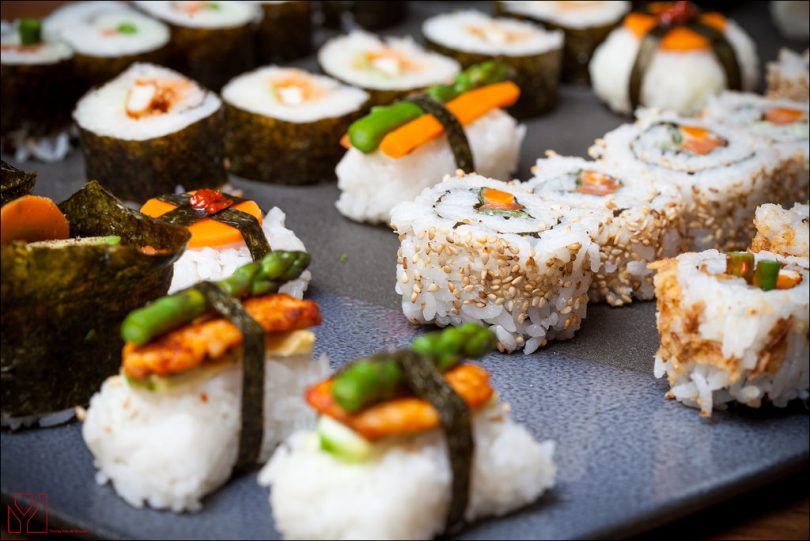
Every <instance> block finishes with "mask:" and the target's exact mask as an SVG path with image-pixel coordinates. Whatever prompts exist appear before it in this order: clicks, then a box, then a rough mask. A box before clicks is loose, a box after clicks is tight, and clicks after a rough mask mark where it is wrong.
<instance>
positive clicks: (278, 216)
mask: <svg viewBox="0 0 810 541" xmlns="http://www.w3.org/2000/svg"><path fill="white" fill-rule="evenodd" d="M141 212H142V213H144V214H146V215H147V216H152V217H153V218H160V219H161V220H165V221H168V222H170V223H173V224H176V225H182V226H184V227H187V228H188V230H189V233H191V238H190V239H189V242H188V249H187V250H186V251H185V252H184V253H183V255H182V256H181V257H180V259H178V260H177V263H175V264H174V277H173V278H172V285H171V287H169V293H174V292H175V291H179V290H181V289H185V288H187V287H191V286H192V285H194V284H196V283H197V282H199V281H201V280H221V279H223V278H225V277H227V276H230V275H231V274H233V273H234V271H235V270H236V268H237V267H240V266H242V265H245V264H247V263H250V262H251V261H258V260H260V259H262V258H263V257H264V256H265V255H267V254H268V253H269V252H270V250H271V249H272V250H299V251H303V250H304V243H303V242H301V240H300V239H299V238H298V237H296V236H295V233H293V232H292V231H291V230H289V229H287V228H286V227H284V220H285V218H286V216H285V215H284V212H282V210H281V209H279V208H277V207H273V208H272V209H271V210H270V212H268V213H267V215H263V214H262V209H261V208H260V207H259V205H257V204H256V202H254V201H250V200H246V199H242V198H240V197H236V196H234V195H231V194H227V193H223V192H221V191H220V190H209V189H206V188H203V189H200V190H196V191H195V192H193V193H187V194H167V195H161V196H158V197H156V198H154V199H150V200H149V201H147V202H146V203H145V204H144V205H143V207H141ZM262 216H264V218H262ZM310 278H311V275H310V272H309V271H304V272H303V273H301V276H299V277H298V278H296V279H294V280H290V281H289V282H287V283H286V284H285V285H284V286H283V287H282V288H281V289H280V290H279V291H280V292H281V293H286V294H289V295H292V296H293V297H298V298H301V297H303V296H304V291H306V289H307V285H308V284H309V280H310Z"/></svg>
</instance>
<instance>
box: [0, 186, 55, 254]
mask: <svg viewBox="0 0 810 541" xmlns="http://www.w3.org/2000/svg"><path fill="white" fill-rule="evenodd" d="M69 232H70V228H69V226H68V221H67V218H65V215H64V214H62V211H61V210H59V207H57V206H56V203H54V202H53V201H51V200H50V199H48V198H47V197H39V196H37V195H24V196H22V197H20V198H18V199H14V200H13V201H10V202H8V203H6V204H5V205H3V208H2V209H0V244H3V245H6V244H8V243H10V242H12V241H15V240H24V241H25V242H37V241H40V240H62V239H66V238H68V236H69Z"/></svg>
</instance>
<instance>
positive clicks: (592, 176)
mask: <svg viewBox="0 0 810 541" xmlns="http://www.w3.org/2000/svg"><path fill="white" fill-rule="evenodd" d="M621 187H622V185H621V183H620V182H619V181H617V180H616V179H614V178H613V177H611V176H610V175H605V174H603V173H597V172H596V171H589V170H585V171H580V173H579V174H578V175H577V188H576V190H575V191H576V192H577V193H581V194H586V195H599V196H605V195H610V194H612V193H615V192H616V191H617V190H618V189H619V188H621Z"/></svg>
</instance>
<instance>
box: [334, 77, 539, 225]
mask: <svg viewBox="0 0 810 541" xmlns="http://www.w3.org/2000/svg"><path fill="white" fill-rule="evenodd" d="M505 75H506V66H504V65H503V64H498V63H495V62H485V63H483V64H477V65H475V66H472V67H470V68H468V69H467V70H465V71H464V72H462V73H461V74H459V75H458V76H457V77H456V79H455V81H453V82H452V83H450V84H444V85H436V86H432V87H430V88H428V89H427V91H426V92H425V93H424V94H418V95H415V96H411V97H409V98H406V99H404V100H402V101H399V102H398V103H395V104H393V105H389V106H387V107H375V108H374V110H373V111H372V112H371V113H369V114H368V115H367V116H365V117H363V118H361V119H360V120H358V121H357V122H355V123H354V124H352V125H351V126H350V127H349V132H348V136H347V137H346V138H345V139H344V140H343V142H344V144H345V146H346V147H347V148H348V150H349V151H348V152H347V153H346V155H345V156H344V157H343V159H342V160H341V161H340V163H339V164H338V166H337V170H336V173H337V177H338V187H339V188H340V190H341V194H340V198H339V199H338V201H337V204H336V205H337V208H338V210H339V211H340V212H341V214H343V215H344V216H347V217H348V218H351V219H352V220H356V221H365V222H371V223H376V222H388V220H389V218H390V214H391V209H392V208H394V206H395V205H396V204H398V203H400V202H401V201H409V200H412V199H413V198H415V197H416V196H417V195H418V194H419V193H420V192H421V191H422V190H423V189H424V188H427V187H429V186H433V185H434V184H436V183H437V182H439V181H440V179H441V178H442V177H443V176H444V175H447V174H451V173H453V172H454V171H456V170H462V171H466V172H472V171H477V172H479V173H481V174H483V175H488V176H491V177H495V178H500V179H504V180H505V179H508V178H510V175H511V174H512V172H513V171H515V169H517V162H518V156H519V153H520V145H521V143H522V141H523V136H524V134H525V128H524V127H523V126H519V125H518V123H517V122H516V121H515V119H513V118H512V117H511V116H509V115H508V114H507V113H505V112H504V111H502V110H501V108H502V107H508V106H509V105H511V104H513V103H515V101H516V100H517V99H518V96H519V95H520V89H519V88H518V87H517V86H516V85H515V84H514V83H512V82H511V81H503V78H504V77H505ZM425 113H427V114H425ZM444 134H446V137H445V136H443V135H444ZM381 182H382V183H383V184H384V185H383V186H381Z"/></svg>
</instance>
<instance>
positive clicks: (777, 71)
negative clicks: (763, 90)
mask: <svg viewBox="0 0 810 541" xmlns="http://www.w3.org/2000/svg"><path fill="white" fill-rule="evenodd" d="M809 95H810V49H806V50H805V51H804V54H799V53H795V52H793V51H791V50H790V49H780V50H779V58H778V59H777V61H776V62H768V97H769V98H782V99H786V100H794V101H803V102H807V100H808V96H809Z"/></svg>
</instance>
